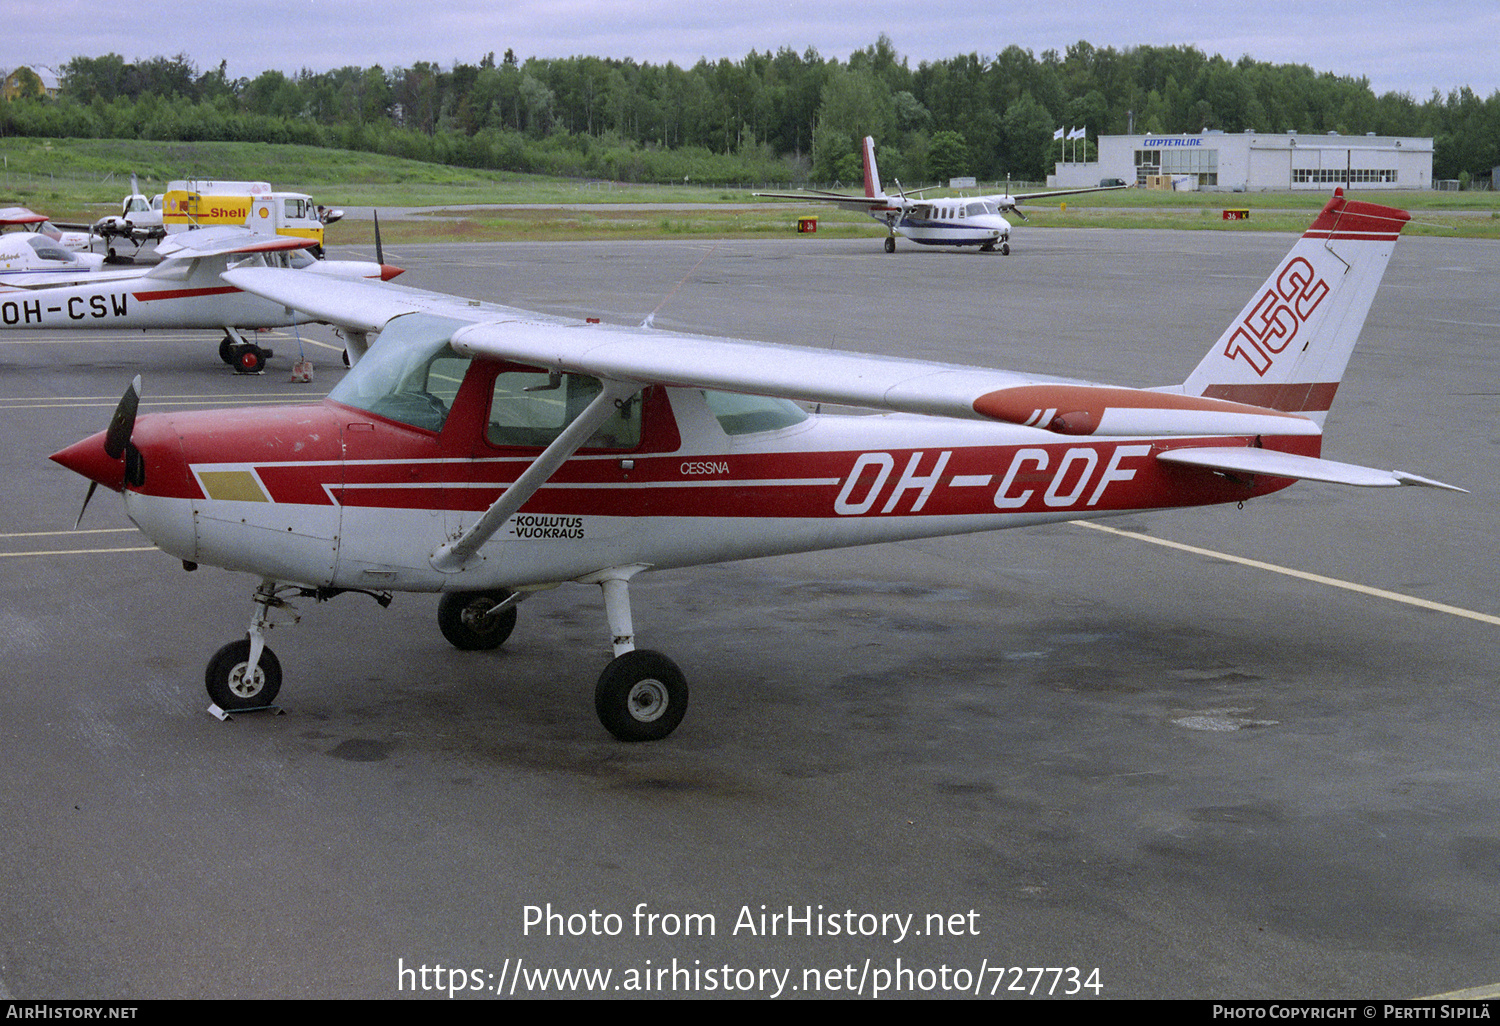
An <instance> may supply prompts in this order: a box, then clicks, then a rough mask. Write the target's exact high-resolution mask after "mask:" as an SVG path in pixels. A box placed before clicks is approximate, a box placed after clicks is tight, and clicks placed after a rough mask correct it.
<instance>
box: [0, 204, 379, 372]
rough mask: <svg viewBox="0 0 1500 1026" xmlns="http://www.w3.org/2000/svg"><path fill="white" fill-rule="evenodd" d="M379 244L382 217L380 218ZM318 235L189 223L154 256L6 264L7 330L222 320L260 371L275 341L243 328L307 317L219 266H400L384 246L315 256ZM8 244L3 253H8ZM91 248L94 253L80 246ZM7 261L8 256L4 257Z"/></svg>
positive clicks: (227, 351) (224, 348) (230, 339)
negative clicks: (357, 256)
mask: <svg viewBox="0 0 1500 1026" xmlns="http://www.w3.org/2000/svg"><path fill="white" fill-rule="evenodd" d="M375 231H376V236H375V246H376V252H377V253H380V235H379V232H380V225H379V222H378V221H377V222H376V226H375ZM313 245H315V243H314V241H313V240H312V239H302V238H292V237H290V236H286V235H263V234H260V233H258V232H253V231H251V230H250V229H248V228H240V227H235V226H232V225H217V226H214V227H210V228H198V229H195V230H193V231H190V232H182V233H181V234H178V235H174V236H172V237H171V238H169V239H166V240H165V241H163V242H162V243H160V244H159V245H158V246H157V247H156V255H157V257H158V258H159V262H158V263H156V264H152V265H140V266H134V265H132V266H126V267H111V268H103V269H100V267H99V261H101V260H102V259H103V258H102V257H99V256H94V261H95V262H94V264H93V265H92V266H87V267H86V266H81V265H78V266H73V267H71V270H72V272H73V273H71V274H65V273H50V274H41V273H29V274H8V273H0V331H5V330H11V329H15V330H34V329H39V328H40V329H46V328H59V329H64V330H69V331H76V330H78V329H79V328H98V329H108V330H116V329H120V328H219V329H222V330H223V331H224V339H223V341H222V342H220V344H219V357H220V358H221V359H222V360H223V361H224V362H225V363H228V364H231V365H233V366H234V367H235V368H236V369H238V370H241V371H244V372H247V373H254V372H257V371H259V370H261V369H262V368H263V367H264V366H265V362H266V360H267V358H269V357H270V356H272V355H273V354H272V353H271V351H270V350H268V349H262V348H261V347H260V346H258V345H256V344H255V343H253V342H247V341H245V339H244V338H243V337H241V336H240V334H239V329H242V328H243V329H252V328H279V327H285V326H287V325H291V324H297V323H301V322H305V321H306V320H307V318H306V317H303V316H301V315H299V314H298V313H297V312H296V311H295V310H289V309H288V308H287V307H286V306H285V305H283V304H280V303H272V302H268V301H267V300H265V299H262V298H261V297H260V296H256V295H251V294H249V293H246V292H243V291H241V290H240V289H238V288H236V287H235V286H233V285H231V284H228V283H227V282H225V281H224V280H223V278H222V277H221V275H222V274H223V273H224V272H225V271H226V270H228V269H229V268H232V267H263V268H270V267H281V268H293V269H295V270H296V271H297V273H299V274H307V275H310V276H315V277H316V278H317V279H320V280H327V279H329V278H342V279H379V280H381V281H389V280H390V279H391V278H394V277H395V276H396V275H398V274H401V273H402V270H401V268H399V267H392V266H391V265H390V264H387V263H385V261H384V258H383V254H382V255H381V256H377V258H376V260H375V261H369V260H315V259H313V257H312V256H311V255H310V254H309V253H308V252H307V250H308V249H309V248H310V247H312V246H313ZM3 252H4V251H3V248H0V254H3ZM82 255H83V256H89V255H91V254H82ZM0 269H3V264H0Z"/></svg>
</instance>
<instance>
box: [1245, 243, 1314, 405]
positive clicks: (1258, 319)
mask: <svg viewBox="0 0 1500 1026" xmlns="http://www.w3.org/2000/svg"><path fill="white" fill-rule="evenodd" d="M1327 295H1328V282H1327V281H1325V280H1323V279H1322V278H1319V277H1317V274H1316V272H1315V271H1314V270H1313V266H1312V264H1310V263H1308V262H1307V259H1306V258H1305V257H1294V258H1293V259H1291V260H1289V261H1288V262H1287V265H1286V267H1284V268H1282V271H1281V273H1280V274H1279V275H1277V276H1276V284H1275V285H1274V286H1273V287H1272V288H1269V289H1267V290H1266V294H1265V295H1264V296H1262V297H1261V298H1260V301H1259V302H1258V303H1256V304H1255V305H1254V306H1253V307H1252V308H1251V309H1250V312H1249V313H1248V314H1246V315H1245V319H1244V321H1243V322H1242V323H1241V324H1240V326H1239V327H1238V328H1237V329H1236V330H1235V333H1234V334H1233V335H1231V336H1230V337H1229V344H1228V345H1227V346H1225V347H1224V355H1225V356H1227V357H1229V358H1230V359H1231V360H1237V359H1243V360H1245V362H1247V363H1248V364H1250V366H1251V367H1253V368H1255V373H1256V374H1259V375H1260V376H1261V377H1265V375H1266V371H1268V370H1270V369H1271V364H1272V362H1274V361H1275V359H1276V356H1277V354H1278V353H1281V352H1283V351H1284V350H1285V349H1286V347H1287V346H1289V345H1291V344H1292V341H1293V340H1294V339H1296V337H1297V332H1298V330H1299V329H1301V327H1302V326H1303V325H1304V324H1306V323H1307V320H1308V318H1310V317H1311V316H1312V315H1313V311H1314V310H1316V309H1317V308H1318V304H1319V303H1321V302H1323V299H1324V297H1325V296H1327Z"/></svg>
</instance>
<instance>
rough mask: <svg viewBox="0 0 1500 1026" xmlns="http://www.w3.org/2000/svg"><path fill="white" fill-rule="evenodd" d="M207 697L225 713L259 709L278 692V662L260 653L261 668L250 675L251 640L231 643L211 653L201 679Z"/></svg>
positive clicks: (273, 656) (271, 655) (273, 655)
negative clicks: (206, 689) (206, 668)
mask: <svg viewBox="0 0 1500 1026" xmlns="http://www.w3.org/2000/svg"><path fill="white" fill-rule="evenodd" d="M203 682H204V684H205V685H207V687H208V697H209V698H211V699H212V700H213V703H214V705H217V706H218V707H219V708H220V709H223V710H225V711H226V712H233V711H235V710H237V709H260V708H264V707H265V706H268V705H270V704H271V702H272V701H274V700H275V698H276V693H277V692H278V691H280V690H281V661H280V660H278V659H277V658H276V653H275V652H272V651H271V650H270V649H269V648H262V649H261V650H260V664H259V666H258V667H257V668H256V670H255V671H253V672H251V671H250V639H249V638H243V639H241V640H239V641H231V642H230V643H229V644H227V645H225V646H224V647H223V648H221V649H219V650H218V651H217V652H215V653H214V657H213V658H212V659H210V660H209V661H208V670H207V671H206V672H205V673H204V675H203Z"/></svg>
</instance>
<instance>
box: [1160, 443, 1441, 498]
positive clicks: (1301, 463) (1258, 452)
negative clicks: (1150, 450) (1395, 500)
mask: <svg viewBox="0 0 1500 1026" xmlns="http://www.w3.org/2000/svg"><path fill="white" fill-rule="evenodd" d="M1156 458H1157V459H1158V460H1160V461H1162V462H1163V463H1178V464H1181V465H1183V466H1189V467H1203V468H1205V469H1207V470H1221V471H1224V472H1226V473H1230V474H1258V475H1262V476H1265V477H1290V478H1296V479H1297V480H1299V481H1327V482H1329V483H1331V484H1345V485H1356V486H1358V487H1361V488H1395V487H1398V486H1400V485H1422V486H1425V487H1428V488H1443V489H1446V490H1448V491H1450V492H1466V491H1467V489H1465V488H1458V487H1456V486H1454V485H1450V484H1444V483H1443V482H1441V481H1434V480H1432V479H1431V478H1426V477H1418V476H1417V475H1415V474H1407V473H1404V472H1402V471H1399V470H1375V469H1374V468H1372V467H1361V466H1358V465H1356V464H1353V463H1339V462H1336V461H1334V460H1325V459H1319V458H1317V457H1314V456H1298V455H1295V454H1293V453H1289V452H1277V451H1275V450H1274V449H1251V448H1246V447H1239V448H1233V449H1209V448H1203V449H1169V450H1167V451H1166V452H1159V453H1157V454H1156Z"/></svg>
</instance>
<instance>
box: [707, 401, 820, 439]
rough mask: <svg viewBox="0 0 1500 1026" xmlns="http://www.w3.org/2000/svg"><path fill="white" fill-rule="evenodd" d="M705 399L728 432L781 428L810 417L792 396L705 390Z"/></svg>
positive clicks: (727, 433) (740, 433)
mask: <svg viewBox="0 0 1500 1026" xmlns="http://www.w3.org/2000/svg"><path fill="white" fill-rule="evenodd" d="M703 398H704V400H705V401H706V402H707V403H708V409H709V411H710V412H711V413H712V414H713V415H714V417H715V418H716V419H717V420H718V421H719V426H720V427H721V428H723V429H724V433H725V434H726V435H752V434H755V433H756V432H757V431H778V430H780V429H781V428H787V427H791V426H792V425H794V424H801V423H802V422H803V421H804V420H806V419H807V413H806V411H805V410H803V409H802V407H800V406H798V405H797V404H796V403H794V402H792V401H791V400H790V399H773V398H771V397H770V396H764V395H740V394H739V393H737V392H704V393H703Z"/></svg>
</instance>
